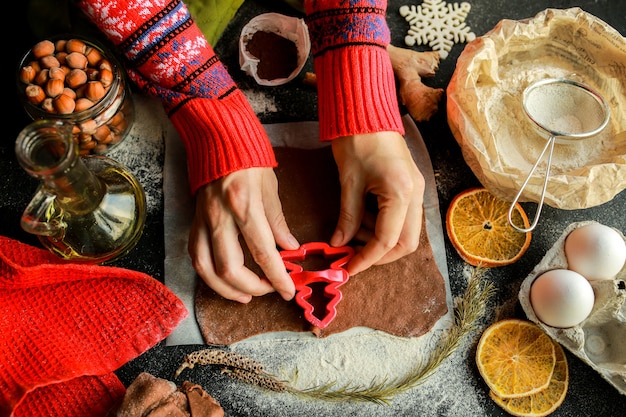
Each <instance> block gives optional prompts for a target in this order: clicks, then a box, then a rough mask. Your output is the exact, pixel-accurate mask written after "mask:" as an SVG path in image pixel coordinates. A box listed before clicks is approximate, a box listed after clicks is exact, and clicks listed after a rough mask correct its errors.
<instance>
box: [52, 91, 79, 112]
mask: <svg viewBox="0 0 626 417" xmlns="http://www.w3.org/2000/svg"><path fill="white" fill-rule="evenodd" d="M52 105H53V106H54V110H56V112H57V113H59V114H70V113H73V112H74V108H75V107H76V102H75V101H74V99H73V98H72V97H70V96H68V95H65V94H59V95H58V96H56V97H55V98H53V99H52Z"/></svg>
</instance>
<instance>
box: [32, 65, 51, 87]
mask: <svg viewBox="0 0 626 417" xmlns="http://www.w3.org/2000/svg"><path fill="white" fill-rule="evenodd" d="M49 72H50V70H48V68H44V69H42V70H41V71H39V72H38V73H37V75H35V79H34V80H33V81H34V83H35V84H37V85H44V84H45V83H47V82H48V80H49V79H50V77H49V76H48V73H49Z"/></svg>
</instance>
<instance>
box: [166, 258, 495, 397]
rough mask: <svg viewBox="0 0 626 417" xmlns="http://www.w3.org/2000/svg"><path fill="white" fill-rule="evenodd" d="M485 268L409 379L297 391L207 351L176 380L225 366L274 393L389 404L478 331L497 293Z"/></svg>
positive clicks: (189, 360)
mask: <svg viewBox="0 0 626 417" xmlns="http://www.w3.org/2000/svg"><path fill="white" fill-rule="evenodd" d="M482 272H483V269H481V268H477V269H475V270H474V271H473V273H472V276H471V277H470V280H469V283H468V286H467V288H466V290H465V293H464V294H463V296H462V297H461V298H459V299H457V300H456V303H455V308H454V324H453V326H452V327H451V328H450V329H449V330H448V331H447V333H446V334H445V336H444V337H443V339H442V340H441V341H440V343H439V344H438V345H437V347H436V348H435V349H434V350H433V351H432V352H431V353H430V355H429V356H428V360H427V361H426V362H425V363H418V364H417V365H416V366H415V367H414V368H413V370H412V371H411V372H409V373H408V374H407V375H406V376H404V377H401V378H397V379H395V380H392V381H390V380H389V379H388V378H382V379H381V380H380V381H372V383H371V384H370V385H369V386H365V387H364V386H358V385H352V384H347V385H344V386H341V387H337V386H336V383H335V382H329V383H326V384H323V385H318V386H315V387H311V388H305V389H298V388H295V387H292V386H290V385H289V384H287V383H286V382H284V381H281V380H279V379H277V378H276V377H274V376H273V375H270V374H268V373H266V372H265V371H264V370H263V365H262V364H261V363H259V362H257V361H255V360H253V359H250V358H247V357H245V356H243V355H240V354H237V353H233V352H225V351H221V350H211V349H206V350H202V351H197V352H192V353H191V354H189V355H187V356H186V357H185V361H184V363H183V364H182V365H181V366H180V367H179V368H178V370H177V371H176V375H175V376H176V377H177V376H179V375H180V373H181V372H182V371H183V370H184V369H186V368H193V367H194V365H196V364H200V365H223V366H225V367H224V368H222V373H224V374H226V375H229V376H230V377H232V378H235V379H237V380H240V381H243V382H246V383H248V384H250V385H255V386H257V387H260V388H264V389H267V390H271V391H274V392H288V393H291V394H294V395H297V396H304V397H309V398H314V399H321V400H326V401H361V402H372V403H376V404H389V402H390V401H391V399H392V397H394V396H395V395H398V394H401V393H403V392H406V391H408V390H410V389H412V388H415V387H417V386H419V385H421V384H422V383H423V382H424V381H425V380H426V379H427V378H428V377H429V376H431V375H432V374H433V373H434V372H435V371H436V370H437V368H439V366H440V365H441V364H442V363H443V361H444V360H446V359H447V358H448V357H449V356H450V355H451V354H452V353H454V351H455V350H456V349H457V348H458V347H459V346H460V344H461V340H462V339H463V338H464V337H465V336H467V335H468V334H470V333H472V332H474V331H475V330H477V329H478V326H479V320H480V319H481V318H482V317H483V315H484V313H485V310H486V304H487V302H488V301H489V299H490V298H491V297H492V295H493V294H494V292H495V289H494V286H493V285H492V284H482V283H481V282H480V276H481V275H482Z"/></svg>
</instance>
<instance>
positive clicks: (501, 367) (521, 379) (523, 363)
mask: <svg viewBox="0 0 626 417" xmlns="http://www.w3.org/2000/svg"><path fill="white" fill-rule="evenodd" d="M554 350H555V349H554V343H553V342H552V339H550V336H548V335H547V334H546V333H545V332H544V331H543V330H542V329H541V328H540V327H539V326H537V325H536V324H534V323H531V322H530V321H526V320H519V319H506V320H501V321H499V322H496V323H494V324H492V325H491V326H489V327H488V328H487V329H486V330H485V331H484V332H483V334H482V335H481V337H480V340H479V342H478V347H477V349H476V364H477V366H478V371H479V372H480V375H481V376H482V377H483V379H484V380H485V382H486V383H487V385H488V386H489V388H490V389H491V391H493V393H494V394H495V395H497V396H498V397H500V398H519V397H524V396H528V395H532V394H536V393H538V392H540V391H543V390H544V389H546V388H547V387H548V385H550V380H551V379H552V374H553V371H554V365H555V363H556V355H555V353H554Z"/></svg>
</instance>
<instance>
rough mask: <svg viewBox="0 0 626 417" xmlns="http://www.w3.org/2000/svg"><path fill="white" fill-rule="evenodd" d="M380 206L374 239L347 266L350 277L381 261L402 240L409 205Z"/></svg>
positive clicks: (396, 203) (386, 204)
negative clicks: (401, 235)
mask: <svg viewBox="0 0 626 417" xmlns="http://www.w3.org/2000/svg"><path fill="white" fill-rule="evenodd" d="M379 200H380V201H382V200H383V199H382V198H380V199H379ZM380 205H381V207H380V210H379V212H378V217H377V220H376V227H375V232H374V237H373V238H372V239H370V240H369V241H368V242H367V243H366V244H365V246H364V247H363V250H361V251H360V252H358V253H357V254H356V255H355V256H354V257H353V258H352V260H351V261H350V262H349V264H348V265H347V268H348V272H349V273H350V275H354V274H358V273H359V272H361V271H364V270H365V269H367V268H369V267H370V266H372V265H374V264H375V263H376V262H378V261H380V260H381V259H382V257H383V256H384V255H386V254H387V253H388V252H389V251H390V250H392V249H393V248H394V247H395V246H396V244H397V242H398V240H399V238H400V234H401V232H402V227H403V225H404V221H405V218H406V214H407V210H408V204H405V205H403V204H401V202H398V201H395V202H394V201H383V202H382V203H381V204H380Z"/></svg>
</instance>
